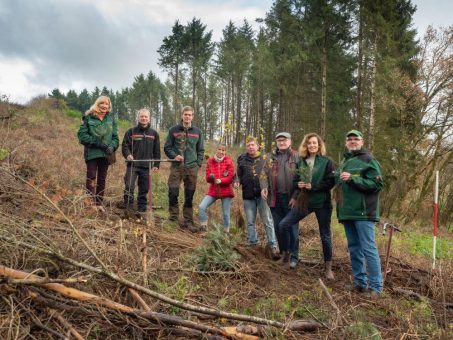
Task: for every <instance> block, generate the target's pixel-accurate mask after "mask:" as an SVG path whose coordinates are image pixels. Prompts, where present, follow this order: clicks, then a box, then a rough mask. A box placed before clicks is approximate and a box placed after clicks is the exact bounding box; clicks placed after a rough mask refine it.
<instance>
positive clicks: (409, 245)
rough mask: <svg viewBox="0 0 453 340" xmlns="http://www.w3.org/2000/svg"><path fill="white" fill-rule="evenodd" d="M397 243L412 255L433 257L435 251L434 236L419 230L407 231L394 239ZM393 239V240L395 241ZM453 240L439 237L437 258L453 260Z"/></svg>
mask: <svg viewBox="0 0 453 340" xmlns="http://www.w3.org/2000/svg"><path fill="white" fill-rule="evenodd" d="M393 240H394V241H395V245H398V246H399V247H403V248H404V249H407V251H408V252H409V253H410V254H411V255H421V256H423V257H427V258H431V257H432V253H433V236H432V235H431V234H422V233H421V232H419V231H405V232H403V233H401V234H398V235H397V237H395V238H394V239H393ZM393 240H392V242H393ZM451 249H453V242H452V241H451V240H447V239H443V238H438V239H437V246H436V258H438V259H444V260H453V252H452V251H451Z"/></svg>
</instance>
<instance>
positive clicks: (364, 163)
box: [335, 148, 384, 222]
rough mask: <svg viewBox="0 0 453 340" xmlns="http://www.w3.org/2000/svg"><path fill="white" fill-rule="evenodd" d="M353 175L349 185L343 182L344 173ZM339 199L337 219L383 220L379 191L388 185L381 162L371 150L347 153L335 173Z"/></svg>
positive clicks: (348, 182)
mask: <svg viewBox="0 0 453 340" xmlns="http://www.w3.org/2000/svg"><path fill="white" fill-rule="evenodd" d="M344 171H346V172H349V173H351V179H350V180H349V181H347V182H344V181H341V180H340V178H339V177H340V173H341V172H344ZM335 181H336V183H337V184H338V186H339V187H338V189H339V198H338V202H337V217H338V220H339V221H340V222H343V221H375V222H378V221H379V191H380V190H381V189H382V187H383V186H384V180H383V178H382V174H381V166H380V165H379V162H378V161H377V160H376V159H374V158H373V156H372V155H371V154H370V153H369V152H368V150H366V149H364V148H362V149H361V150H358V151H353V152H347V153H345V155H344V159H343V161H342V163H341V165H340V169H339V170H338V172H336V174H335Z"/></svg>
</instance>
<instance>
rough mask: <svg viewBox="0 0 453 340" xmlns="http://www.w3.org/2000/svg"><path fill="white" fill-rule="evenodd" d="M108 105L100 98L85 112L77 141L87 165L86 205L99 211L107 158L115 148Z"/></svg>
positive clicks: (115, 129)
mask: <svg viewBox="0 0 453 340" xmlns="http://www.w3.org/2000/svg"><path fill="white" fill-rule="evenodd" d="M111 110H112V102H111V101H110V98H109V97H107V96H100V97H99V98H98V99H96V101H95V102H94V104H93V105H92V106H91V107H90V109H89V110H87V111H86V113H85V116H84V117H83V123H82V125H81V126H80V128H79V132H78V133H77V137H78V138H79V142H80V143H81V144H83V146H84V157H85V163H86V165H87V175H86V190H87V193H88V195H89V202H88V204H89V205H95V206H97V207H99V208H100V209H101V210H102V209H103V208H102V203H103V200H104V190H105V180H106V178H107V170H108V167H109V162H108V160H107V156H109V155H112V154H113V153H114V152H115V150H116V149H117V148H118V144H119V139H118V127H117V124H116V120H115V119H113V117H112V116H111V114H110V112H111Z"/></svg>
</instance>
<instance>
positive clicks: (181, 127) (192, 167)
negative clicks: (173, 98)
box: [164, 106, 204, 231]
mask: <svg viewBox="0 0 453 340" xmlns="http://www.w3.org/2000/svg"><path fill="white" fill-rule="evenodd" d="M193 116H194V112H193V108H192V107H190V106H185V107H184V108H183V109H182V121H181V123H180V124H177V125H175V126H173V127H171V128H170V130H169V131H168V136H167V140H166V142H165V146H164V152H165V154H166V155H167V157H168V158H169V159H174V160H176V161H177V162H174V163H172V165H171V169H170V176H169V177H168V200H169V213H170V220H171V221H177V220H178V216H179V206H178V196H179V186H180V184H181V181H184V209H183V217H184V224H183V227H185V228H188V229H189V230H191V231H196V228H195V227H194V221H193V207H192V205H193V204H192V201H193V195H194V194H195V189H196V186H197V176H198V170H199V169H200V167H201V163H202V162H203V156H204V140H203V134H202V133H201V130H200V129H199V128H198V127H196V126H195V125H193V123H192V120H193Z"/></svg>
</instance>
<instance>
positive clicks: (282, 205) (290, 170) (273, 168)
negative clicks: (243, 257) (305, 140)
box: [260, 132, 299, 268]
mask: <svg viewBox="0 0 453 340" xmlns="http://www.w3.org/2000/svg"><path fill="white" fill-rule="evenodd" d="M275 141H276V144H277V148H276V149H275V151H273V152H271V153H270V154H268V155H267V157H266V158H267V159H266V160H267V162H266V167H265V171H263V175H262V176H261V179H260V185H261V196H262V197H263V198H264V199H266V200H267V203H268V205H269V207H270V209H271V213H272V218H273V220H274V228H275V234H276V236H277V241H278V245H279V248H280V249H281V235H280V230H279V224H280V221H281V220H282V219H283V218H284V217H285V216H286V215H287V214H288V213H289V211H290V210H291V206H290V205H289V204H290V203H289V202H290V199H291V196H292V194H293V190H294V186H293V178H294V174H295V172H296V165H297V163H298V161H299V155H298V153H297V151H295V150H293V149H292V148H291V142H292V141H291V134H290V133H288V132H280V133H277V135H276V136H275ZM290 249H291V260H290V262H289V264H290V268H295V267H296V266H297V262H298V260H299V224H297V223H296V224H295V225H293V227H292V228H291V234H290Z"/></svg>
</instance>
